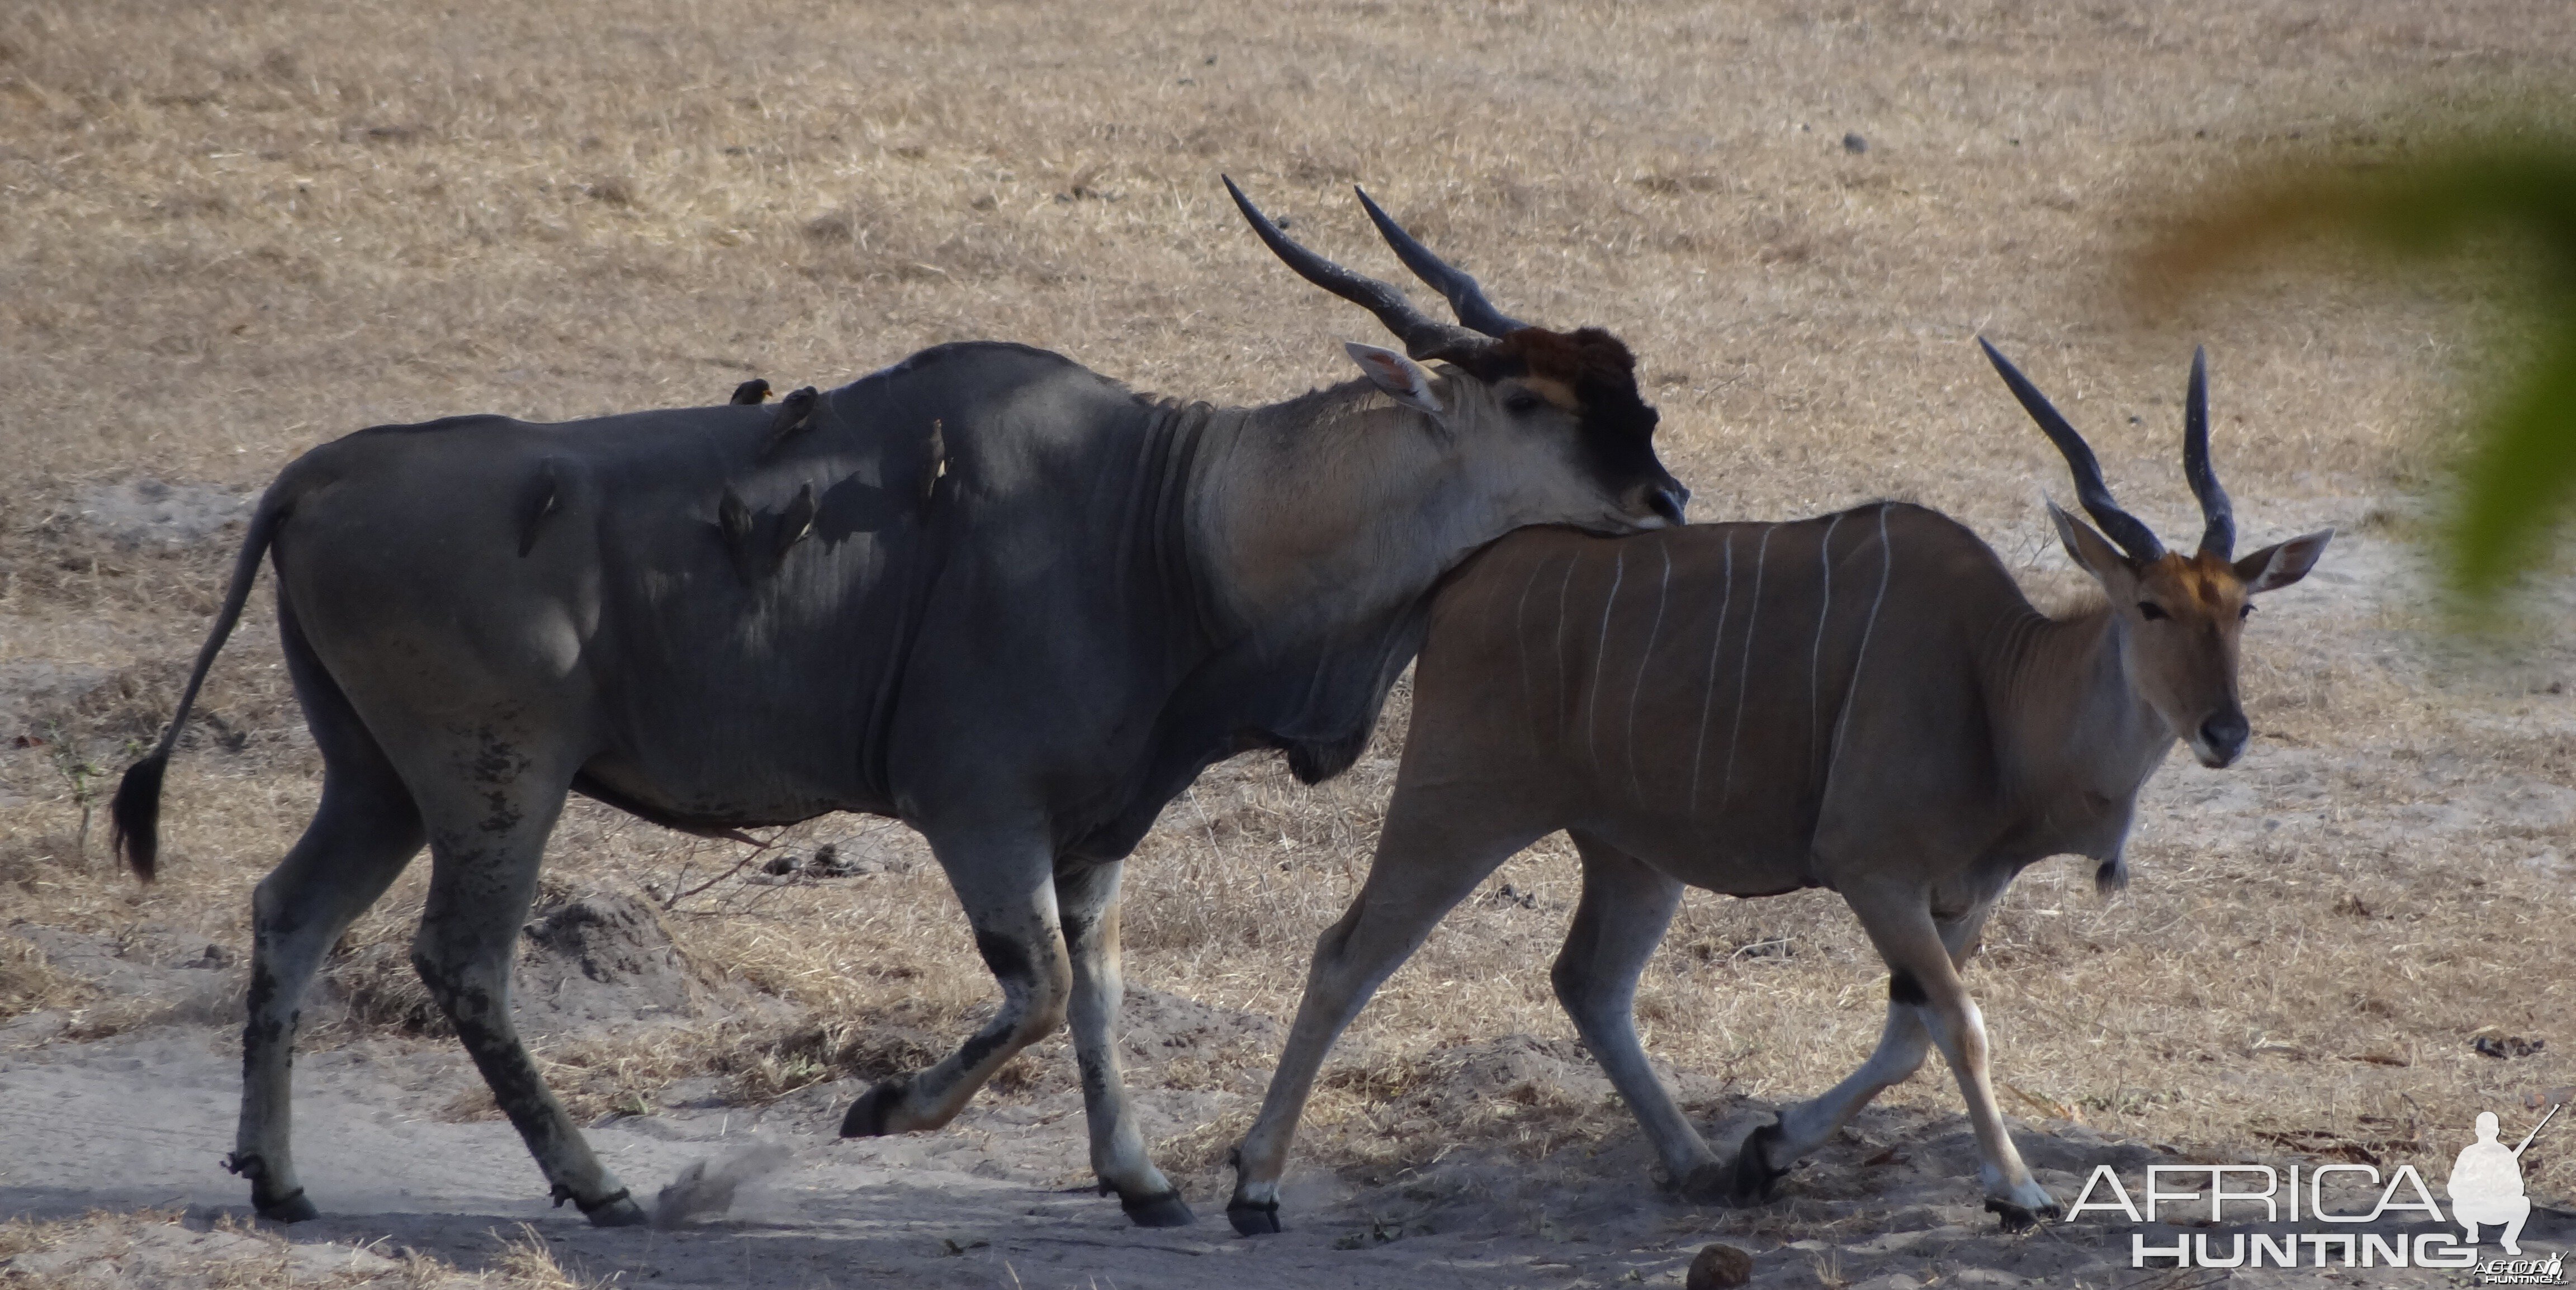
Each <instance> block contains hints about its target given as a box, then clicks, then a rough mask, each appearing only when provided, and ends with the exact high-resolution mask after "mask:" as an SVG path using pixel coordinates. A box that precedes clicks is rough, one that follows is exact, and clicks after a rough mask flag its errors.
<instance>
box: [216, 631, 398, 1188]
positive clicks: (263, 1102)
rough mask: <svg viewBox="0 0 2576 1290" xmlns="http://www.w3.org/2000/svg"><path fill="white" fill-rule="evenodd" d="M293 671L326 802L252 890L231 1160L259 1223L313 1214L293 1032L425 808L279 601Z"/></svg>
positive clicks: (392, 871) (390, 875) (388, 878)
mask: <svg viewBox="0 0 2576 1290" xmlns="http://www.w3.org/2000/svg"><path fill="white" fill-rule="evenodd" d="M280 616H281V617H282V618H283V619H284V623H283V628H284V630H283V635H284V637H285V644H286V662H287V670H288V672H289V673H290V674H292V675H293V677H294V679H295V690H296V696H297V697H298V698H299V699H300V700H302V702H303V706H304V720H305V724H306V725H307V726H309V727H311V729H312V731H313V739H314V742H315V744H316V745H318V746H319V747H320V748H321V750H322V767H323V769H322V805H321V808H320V809H319V810H316V811H315V812H314V813H313V820H312V822H311V823H309V824H307V825H305V826H304V836H303V837H302V838H300V839H298V840H297V841H296V843H295V846H294V849H292V850H290V851H288V852H287V853H286V858H285V859H284V860H283V861H280V862H279V863H278V866H277V868H276V869H274V870H272V871H271V872H270V873H269V875H268V876H267V877H266V878H263V879H261V880H260V884H259V887H258V888H257V889H256V890H255V891H254V892H253V893H252V896H251V959H250V994H249V999H248V1001H247V1009H248V1013H249V1019H248V1020H247V1022H246V1023H245V1024H244V1025H243V1027H242V1106H241V1125H240V1129H239V1131H238V1132H237V1134H236V1135H235V1137H234V1140H233V1154H232V1156H231V1158H230V1159H228V1160H227V1161H225V1164H226V1166H227V1167H228V1168H230V1169H231V1170H232V1171H233V1172H234V1173H237V1174H240V1175H241V1176H242V1177H244V1178H247V1179H249V1180H250V1195H251V1204H252V1205H253V1206H254V1207H256V1208H257V1209H258V1211H259V1215H260V1217H262V1218H268V1219H275V1220H278V1221H280V1222H288V1223H292V1222H295V1221H297V1220H299V1219H307V1218H311V1217H313V1216H314V1215H315V1213H316V1210H315V1208H314V1205H313V1202H312V1201H310V1200H308V1199H306V1198H305V1195H304V1188H303V1185H302V1184H301V1183H300V1182H299V1181H298V1180H297V1178H296V1172H295V1162H294V1155H293V1150H292V1131H291V1130H292V1108H293V1081H294V1075H293V1064H294V1052H295V1030H296V1025H297V1022H298V1020H299V1018H300V1016H301V1013H302V1005H303V1000H304V991H305V988H306V986H307V985H309V984H310V983H311V982H312V979H313V973H314V972H315V970H317V969H318V968H319V967H320V966H321V963H322V958H323V956H324V955H325V954H328V953H329V952H330V950H331V947H332V946H333V945H334V944H336V943H338V941H339V939H340V934H341V933H342V932H344V931H347V930H348V927H349V924H350V922H351V921H353V920H355V919H356V918H357V916H358V915H359V914H360V913H362V912H364V911H365V910H366V908H367V906H369V905H372V904H374V903H375V902H376V899H377V898H378V897H380V896H382V895H384V893H385V888H386V887H388V886H390V885H392V883H393V880H394V878H395V876H396V875H399V874H400V873H401V872H402V870H403V866H404V865H406V864H408V863H410V861H411V858H412V856H414V855H415V854H417V853H418V852H419V851H420V847H421V842H422V839H423V834H422V831H421V823H420V812H419V810H418V809H416V808H415V807H414V806H413V805H412V799H411V793H410V792H409V791H408V790H407V789H405V788H404V787H403V783H402V779H401V777H400V776H398V775H396V774H395V773H394V768H393V765H392V764H391V763H390V762H388V761H386V760H385V755H384V750H383V749H381V748H379V747H378V746H377V744H376V741H375V738H374V737H373V736H372V735H370V734H368V733H367V729H366V727H365V726H364V725H363V724H361V723H360V722H359V720H358V716H357V713H355V712H354V711H352V710H351V709H350V707H349V702H348V700H347V699H346V698H345V697H344V696H342V694H341V693H340V689H339V687H338V686H337V685H335V684H333V683H332V681H331V678H330V676H329V675H328V674H326V673H325V672H323V671H322V668H321V666H320V664H318V663H317V662H315V661H314V659H313V656H312V651H311V649H309V648H308V647H307V646H306V645H305V643H304V640H303V636H302V634H301V633H300V632H299V631H298V630H297V629H296V626H295V618H294V611H293V608H292V606H285V605H281V607H280Z"/></svg>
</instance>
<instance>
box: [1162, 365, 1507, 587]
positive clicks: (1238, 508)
mask: <svg viewBox="0 0 2576 1290" xmlns="http://www.w3.org/2000/svg"><path fill="white" fill-rule="evenodd" d="M1423 420H1424V418H1423V416H1422V414H1420V413H1417V412H1414V411H1412V410H1410V409H1407V408H1404V407H1401V406H1399V405H1397V404H1395V403H1393V402H1392V401H1390V400H1388V399H1387V398H1386V397H1384V396H1383V395H1380V394H1378V393H1376V391H1375V390H1374V389H1373V388H1372V387H1370V386H1369V385H1368V384H1367V383H1366V382H1364V381H1362V382H1352V383H1349V384H1346V385H1341V386H1336V387H1334V388H1332V389H1328V390H1321V391H1317V392H1316V393H1313V394H1309V395H1306V396H1304V397H1302V398H1298V399H1292V400H1290V401H1288V402H1286V403H1279V404H1272V405H1270V406H1268V407H1262V408H1250V409H1244V410H1242V411H1239V412H1234V413H1228V414H1222V415H1221V416H1220V417H1219V418H1218V420H1217V421H1216V422H1215V423H1213V424H1212V425H1211V427H1210V428H1211V430H1212V431H1215V432H1216V433H1215V434H1214V435H1213V436H1212V440H1211V443H1210V445H1209V449H1210V451H1209V461H1208V463H1207V470H1206V473H1205V475H1204V476H1203V489H1202V491H1201V494H1200V496H1199V498H1198V499H1197V502H1196V505H1195V506H1194V507H1193V516H1192V518H1193V527H1194V530H1195V531H1196V533H1197V534H1198V536H1199V539H1200V541H1201V543H1202V545H1201V548H1200V550H1201V553H1202V561H1203V563H1204V565H1205V567H1206V569H1207V571H1208V573H1209V575H1210V576H1211V579H1212V581H1213V582H1214V583H1215V585H1216V586H1217V587H1219V588H1221V589H1222V591H1221V593H1220V594H1221V596H1222V599H1223V600H1224V602H1225V605H1226V609H1227V611H1228V613H1229V615H1230V616H1231V617H1233V618H1234V619H1235V620H1236V621H1237V622H1238V623H1239V624H1241V625H1242V626H1244V627H1245V628H1248V629H1252V630H1258V631H1262V632H1264V633H1268V634H1284V635H1285V636H1288V637H1295V636H1306V635H1314V634H1330V633H1332V632H1334V631H1335V629H1336V628H1338V627H1340V626H1343V625H1345V624H1348V623H1354V622H1360V621H1367V620H1371V619H1374V618H1376V617H1379V616H1381V615H1383V614H1385V613H1387V612H1390V611H1393V610H1395V609H1397V608H1399V607H1401V606H1402V605H1404V604H1406V603H1409V602H1410V601H1412V600H1415V599H1418V598H1419V597H1420V596H1421V595H1422V594H1423V592H1424V591H1425V590H1426V589H1427V588H1429V587H1430V585H1431V584H1432V583H1433V582H1434V581H1436V580H1437V579H1438V577H1439V575H1440V574H1441V572H1442V571H1444V570H1445V569H1447V568H1448V567H1449V566H1451V565H1453V564H1455V563H1456V562H1457V561H1458V560H1460V559H1463V558H1465V556H1466V554H1467V553H1468V552H1469V551H1471V550H1473V549H1474V548H1475V547H1476V546H1477V545H1480V544H1481V543H1482V542H1483V541H1486V540H1490V539H1491V537H1492V536H1494V535H1491V534H1485V535H1478V534H1473V533H1468V532H1465V531H1464V530H1465V528H1466V527H1467V525H1466V524H1465V523H1464V521H1466V520H1469V519H1471V518H1472V516H1470V515H1468V514H1467V509H1468V508H1466V507H1463V506H1461V505H1458V504H1455V503H1454V502H1453V501H1452V500H1451V499H1449V498H1446V497H1445V496H1444V495H1443V486H1444V484H1448V483H1450V482H1453V481H1451V480H1450V479H1449V474H1450V472H1444V471H1441V470H1439V469H1438V464H1439V458H1440V457H1441V456H1442V455H1443V453H1444V452H1445V449H1444V448H1443V446H1442V445H1441V444H1440V443H1439V442H1438V440H1436V439H1435V438H1434V436H1433V435H1432V434H1431V433H1430V431H1429V428H1428V427H1427V426H1425V425H1424V424H1423ZM1452 529H1457V530H1460V531H1458V532H1451V531H1450V530H1452Z"/></svg>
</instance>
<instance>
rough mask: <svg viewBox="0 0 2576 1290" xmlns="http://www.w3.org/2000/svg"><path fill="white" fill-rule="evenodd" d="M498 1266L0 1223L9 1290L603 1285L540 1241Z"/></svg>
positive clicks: (1, 1260)
mask: <svg viewBox="0 0 2576 1290" xmlns="http://www.w3.org/2000/svg"><path fill="white" fill-rule="evenodd" d="M521 1226H522V1227H523V1228H524V1227H525V1225H524V1224H522V1225H521ZM531 1241H533V1242H534V1248H533V1249H531V1248H529V1244H530V1242H531ZM493 1265H494V1266H493V1269H492V1270H490V1271H484V1272H472V1273H469V1272H462V1271H459V1270H458V1269H457V1268H455V1267H454V1266H452V1265H450V1264H448V1263H446V1262H443V1261H441V1260H439V1259H436V1258H433V1257H431V1256H429V1255H426V1254H423V1253H420V1252H419V1251H417V1250H400V1251H388V1250H381V1249H371V1248H365V1247H353V1246H347V1245H332V1244H328V1243H325V1244H320V1245H301V1246H299V1245H295V1244H291V1243H289V1242H288V1241H287V1240H286V1238H284V1237H283V1236H280V1235H279V1234H278V1233H277V1232H276V1231H275V1230H273V1229H266V1228H262V1227H260V1226H258V1225H257V1224H252V1223H243V1222H237V1221H235V1220H233V1219H230V1218H222V1219H217V1220H215V1222H214V1223H213V1224H212V1225H211V1226H203V1227H193V1228H192V1227H190V1226H187V1225H185V1224H184V1223H183V1222H182V1221H181V1216H180V1215H179V1214H178V1213H176V1212H171V1211H163V1210H135V1211H130V1212H125V1213H106V1212H97V1213H91V1214H89V1215H86V1216H84V1217H81V1218H77V1219H62V1220H57V1221H53V1222H31V1221H28V1220H25V1219H11V1220H9V1221H7V1222H0V1286H8V1287H10V1288H11V1290H268V1288H269V1287H276V1286H287V1285H293V1286H298V1287H306V1288H308V1290H591V1287H593V1286H594V1285H596V1284H597V1283H595V1282H590V1281H584V1280H580V1279H578V1278H576V1277H573V1276H571V1275H569V1274H567V1273H565V1272H564V1270H563V1269H562V1268H561V1267H559V1266H557V1265H556V1262H555V1260H554V1258H553V1256H552V1255H551V1254H550V1253H549V1252H548V1251H547V1250H546V1249H545V1243H544V1241H543V1240H542V1239H541V1238H536V1237H535V1236H534V1235H533V1233H526V1234H523V1235H522V1236H521V1237H516V1238H503V1239H502V1242H501V1249H500V1252H499V1254H498V1256H497V1257H496V1258H495V1259H494V1260H493Z"/></svg>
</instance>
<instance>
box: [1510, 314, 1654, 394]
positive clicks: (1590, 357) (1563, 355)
mask: <svg viewBox="0 0 2576 1290" xmlns="http://www.w3.org/2000/svg"><path fill="white" fill-rule="evenodd" d="M1495 350H1496V352H1498V353H1499V354H1501V355H1502V356H1503V357H1504V358H1506V359H1510V360H1513V361H1516V362H1517V363H1519V364H1520V365H1521V367H1522V368H1523V369H1525V370H1526V371H1527V372H1528V374H1529V375H1531V376H1551V377H1555V378H1556V379H1558V380H1560V381H1564V382H1566V383H1567V384H1569V385H1573V386H1575V387H1576V388H1578V389H1580V388H1581V387H1582V386H1583V385H1584V384H1585V383H1586V382H1600V383H1605V384H1624V385H1628V386H1631V387H1633V386H1635V385H1636V383H1637V358H1636V356H1635V355H1634V354H1631V353H1629V352H1628V346H1627V345H1626V344H1624V343H1622V342H1621V341H1620V339H1619V338H1618V337H1616V336H1613V335H1611V334H1610V333H1608V332H1606V331H1603V330H1602V329H1600V328H1598V327H1586V328H1583V329H1582V330H1580V331H1576V332H1560V331H1549V330H1548V329H1547V328H1545V327H1523V328H1521V329H1520V330H1518V331H1515V332H1513V333H1511V334H1510V335H1508V336H1505V337H1503V339H1502V341H1501V342H1500V343H1499V344H1497V345H1496V346H1495Z"/></svg>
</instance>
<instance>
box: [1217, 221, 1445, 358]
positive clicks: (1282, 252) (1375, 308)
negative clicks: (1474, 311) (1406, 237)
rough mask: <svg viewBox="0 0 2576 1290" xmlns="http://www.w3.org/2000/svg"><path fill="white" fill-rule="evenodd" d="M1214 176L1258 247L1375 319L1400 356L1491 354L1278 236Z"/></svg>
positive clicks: (1396, 296) (1378, 286)
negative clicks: (1399, 347)
mask: <svg viewBox="0 0 2576 1290" xmlns="http://www.w3.org/2000/svg"><path fill="white" fill-rule="evenodd" d="M1218 177H1219V178H1221V179H1224V180H1225V190H1226V191H1227V192H1228V193H1231V194H1233V195H1234V204H1235V205H1236V206H1237V207H1239V208H1241V210H1242V211H1243V218H1244V219H1245V220H1246V221H1248V222H1250V223H1251V225H1252V231H1253V232H1255V233H1258V234H1260V235H1261V240H1262V242H1263V243H1264V244H1266V245H1267V246H1269V248H1270V250H1271V252H1272V253H1273V254H1275V255H1277V256H1278V257H1279V258H1280V259H1281V260H1283V261H1285V262H1286V263H1287V265H1288V267H1289V268H1291V269H1295V270H1296V271H1297V276H1298V277H1301V278H1304V279H1305V280H1307V281H1308V282H1311V283H1314V284H1315V285H1316V286H1319V287H1322V288H1323V289H1324V290H1326V291H1329V292H1332V293H1333V294H1334V295H1337V296H1340V297H1341V298H1342V299H1344V300H1348V301H1350V302H1351V303H1352V304H1355V305H1358V306H1359V307H1361V308H1363V309H1366V310H1368V311H1369V312H1370V313H1373V314H1376V315H1377V320H1378V321H1379V322H1381V323H1384V324H1386V329H1387V330H1388V331H1391V332H1394V333H1395V334H1396V336H1397V338H1399V339H1401V340H1402V341H1403V342H1404V352H1405V353H1406V354H1408V355H1411V356H1412V357H1414V358H1416V359H1448V360H1450V361H1452V362H1458V361H1463V360H1473V359H1478V358H1482V357H1483V356H1485V355H1486V354H1487V353H1488V352H1490V351H1491V350H1492V348H1493V345H1494V342H1493V341H1492V340H1491V339H1489V338H1487V337H1484V336H1481V335H1478V334H1477V333H1475V332H1473V331H1469V330H1468V329H1466V328H1464V327H1460V326H1456V325H1454V324H1451V323H1445V322H1442V321H1440V320H1439V319H1437V318H1433V317H1431V316H1430V315H1429V314H1426V313H1423V312H1422V311H1421V310H1419V309H1416V308H1414V307H1413V302H1412V301H1410V300H1407V299H1405V298H1404V293H1403V292H1401V291H1398V290H1396V289H1395V288H1394V287H1391V286H1388V285H1387V284H1386V283H1383V282H1380V281H1378V280H1377V279H1375V278H1372V277H1367V276H1365V275H1362V274H1357V273H1353V272H1351V271H1350V270H1348V269H1345V268H1343V267H1342V266H1340V265H1338V264H1335V263H1333V262H1332V261H1330V260H1327V259H1325V258H1324V257H1322V256H1320V255H1317V254H1315V253H1314V252H1312V251H1309V250H1307V249H1306V248H1304V247H1302V246H1299V245H1297V243H1295V242H1294V241H1291V240H1290V239H1289V237H1288V235H1287V234H1285V233H1282V232H1280V231H1279V226H1278V225H1276V224H1273V223H1271V222H1270V217H1269V216H1267V215H1264V214H1262V213H1261V208H1259V207H1257V206H1254V205H1253V204H1252V199H1251V198H1249V197H1246V196H1244V195H1243V190H1242V189H1240V188H1237V187H1235V184H1234V180H1233V179H1231V178H1229V177H1226V176H1222V175H1220V176H1218Z"/></svg>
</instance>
